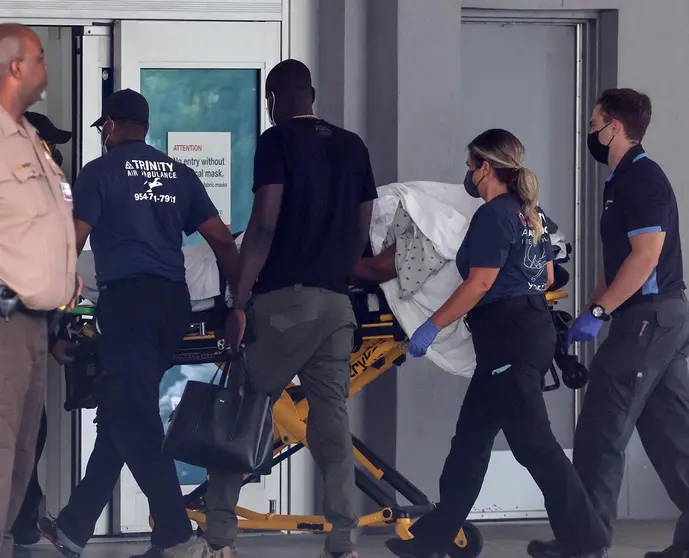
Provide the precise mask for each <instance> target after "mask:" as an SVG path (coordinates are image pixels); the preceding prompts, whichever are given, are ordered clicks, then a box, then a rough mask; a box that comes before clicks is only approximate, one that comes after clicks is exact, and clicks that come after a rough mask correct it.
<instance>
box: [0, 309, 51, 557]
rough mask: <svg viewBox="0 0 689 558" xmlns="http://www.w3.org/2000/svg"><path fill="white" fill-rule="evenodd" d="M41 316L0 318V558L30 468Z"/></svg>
mask: <svg viewBox="0 0 689 558" xmlns="http://www.w3.org/2000/svg"><path fill="white" fill-rule="evenodd" d="M47 332H48V324H47V320H46V317H45V316H41V315H38V316H28V315H26V314H22V313H20V312H15V313H14V314H13V315H12V317H11V318H10V320H9V321H6V320H5V319H4V318H0V530H2V533H3V540H2V546H1V547H0V558H11V556H12V550H13V548H14V544H13V539H12V535H11V534H10V529H11V528H12V524H13V523H14V520H15V519H16V517H17V514H18V513H19V510H20V508H21V505H22V502H23V501H24V495H25V494H26V487H27V486H28V485H29V480H30V479H31V475H32V473H33V468H34V455H35V452H36V439H37V438H38V427H39V426H40V424H41V413H42V412H43V402H44V401H45V383H46V374H47V369H48V333H47Z"/></svg>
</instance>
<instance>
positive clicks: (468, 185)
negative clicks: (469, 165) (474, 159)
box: [464, 169, 483, 198]
mask: <svg viewBox="0 0 689 558" xmlns="http://www.w3.org/2000/svg"><path fill="white" fill-rule="evenodd" d="M475 172H476V170H471V169H470V170H468V171H467V173H466V176H465V177H464V189H465V190H466V191H467V194H469V195H470V196H471V197H472V198H480V197H481V194H479V193H478V184H474V181H473V180H472V178H471V177H472V176H473V174H474V173H475ZM481 180H483V178H482V179H481ZM481 180H479V184H480V183H481Z"/></svg>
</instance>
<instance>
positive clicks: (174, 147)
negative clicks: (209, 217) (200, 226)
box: [167, 132, 232, 225]
mask: <svg viewBox="0 0 689 558" xmlns="http://www.w3.org/2000/svg"><path fill="white" fill-rule="evenodd" d="M231 152H232V134H230V133H229V132H168V134H167V154H168V156H169V157H172V158H173V159H174V160H175V161H179V162H180V163H184V164H185V165H187V166H188V167H190V168H191V169H193V170H194V172H196V175H197V176H198V177H199V179H200V180H201V182H203V185H204V186H205V187H206V191H207V192H208V195H209V196H210V198H211V201H212V202H213V203H214V204H215V207H216V208H217V209H218V212H219V213H220V218H221V219H222V220H223V222H224V223H225V224H226V225H229V224H230V215H231V213H230V207H231V206H230V192H231V190H230V188H231V186H232V180H231V174H230V155H231Z"/></svg>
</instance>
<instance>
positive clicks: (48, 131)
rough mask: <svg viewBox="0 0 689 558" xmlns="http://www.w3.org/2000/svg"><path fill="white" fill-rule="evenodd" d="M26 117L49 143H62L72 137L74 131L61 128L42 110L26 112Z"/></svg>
mask: <svg viewBox="0 0 689 558" xmlns="http://www.w3.org/2000/svg"><path fill="white" fill-rule="evenodd" d="M24 118H26V119H27V120H28V121H29V124H31V125H32V126H33V127H34V128H36V131H37V132H38V135H39V136H40V137H41V139H42V140H43V141H45V142H48V143H54V144H56V145H57V144H62V143H67V142H68V141H69V140H71V139H72V132H68V131H67V130H60V128H58V127H57V126H55V124H53V122H52V121H51V120H50V118H48V117H47V116H46V115H45V114H41V113H40V112H25V113H24Z"/></svg>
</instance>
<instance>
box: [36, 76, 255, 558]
mask: <svg viewBox="0 0 689 558" xmlns="http://www.w3.org/2000/svg"><path fill="white" fill-rule="evenodd" d="M148 116H149V109H148V103H147V101H146V99H145V98H144V97H143V96H142V95H141V94H139V93H136V92H135V91H132V90H130V89H125V90H123V91H118V92H116V93H114V94H113V95H112V96H110V97H109V98H108V99H106V101H105V103H104V106H103V115H102V117H101V118H99V119H98V120H97V121H96V122H94V124H93V126H95V127H97V128H98V130H99V132H100V134H101V138H102V143H103V149H104V152H105V153H104V155H103V156H102V157H100V158H98V159H96V160H95V161H92V162H90V163H89V164H87V165H86V166H85V167H84V168H83V169H82V171H81V173H80V174H79V177H78V179H77V182H76V184H75V187H74V220H75V229H76V236H77V250H78V251H79V252H81V250H82V249H83V247H84V244H85V243H86V239H87V237H88V236H89V235H90V236H91V248H92V250H93V256H94V261H95V268H96V279H97V281H98V287H99V299H98V309H97V319H98V324H99V328H100V331H101V338H100V358H101V361H102V363H103V366H104V368H105V370H106V371H107V374H106V380H105V381H106V382H107V383H106V384H105V385H104V386H103V397H102V400H100V401H99V402H98V403H99V407H98V413H97V417H96V421H97V425H98V429H97V436H96V442H95V446H94V449H93V453H92V454H91V456H90V458H89V462H88V466H87V468H86V474H85V476H84V478H83V480H82V481H81V482H80V483H79V485H78V486H77V487H76V488H75V489H74V490H73V491H72V495H71V497H70V501H69V503H68V504H67V506H66V507H65V508H64V509H63V510H62V511H61V512H60V514H59V516H58V517H57V519H56V520H54V521H53V520H51V519H49V518H43V519H42V520H41V522H40V525H39V526H40V528H41V532H42V533H43V535H44V536H45V537H46V538H48V539H49V540H50V541H51V542H52V543H53V544H54V545H55V547H56V548H57V549H58V550H59V551H60V552H61V553H62V554H63V555H64V556H67V557H70V558H75V557H76V556H78V555H79V554H80V553H81V551H82V549H83V548H84V546H85V545H86V542H87V541H88V540H89V539H90V538H91V536H92V535H93V530H94V527H95V524H96V521H97V520H98V518H99V517H100V515H101V513H102V511H103V508H104V507H105V506H106V505H107V503H108V501H109V500H110V497H111V496H112V492H113V489H114V488H115V485H116V483H117V479H118V478H119V475H120V471H121V469H122V466H123V465H124V464H126V465H127V466H128V467H129V469H130V471H131V472H132V474H133V476H134V478H135V480H136V482H137V483H138V485H139V486H140V487H141V490H142V491H143V492H144V494H145V495H146V497H147V498H148V503H149V507H150V512H151V516H152V517H153V520H154V527H153V532H152V535H151V544H152V546H151V547H150V548H149V550H148V551H146V553H145V554H144V556H146V557H147V558H148V557H150V558H162V557H163V556H166V557H169V558H177V557H180V556H181V555H182V554H183V553H184V552H185V551H186V549H187V547H188V545H189V543H190V542H191V540H192V530H191V524H190V522H189V519H188V518H187V514H186V509H185V506H184V501H183V499H182V492H181V489H180V486H179V481H178V479H177V472H176V469H175V465H174V461H173V460H172V459H171V458H169V457H167V456H165V455H164V454H163V453H162V451H161V447H162V442H163V436H164V432H163V425H162V423H161V420H160V414H159V407H158V389H159V383H160V380H161V378H162V377H163V374H164V373H165V371H166V370H167V369H168V368H169V367H170V366H171V364H172V355H173V352H174V350H175V349H176V348H177V347H178V346H179V345H180V344H181V341H182V338H183V336H184V334H185V332H186V330H187V328H188V327H189V317H190V316H189V314H190V311H191V307H190V300H189V291H188V290H187V285H186V282H185V268H184V256H183V253H182V235H183V233H186V234H187V235H190V234H192V233H194V232H195V231H197V230H198V231H199V232H200V233H201V235H202V236H203V237H204V238H205V239H206V241H207V242H208V244H209V245H210V246H211V248H212V249H213V251H214V253H215V256H216V258H217V260H218V265H219V266H220V268H221V270H222V272H223V273H224V275H225V277H226V279H227V280H228V281H229V284H230V285H232V286H234V285H235V277H234V275H235V272H236V269H237V267H238V266H237V264H238V258H239V254H238V252H237V247H236V245H235V244H234V240H233V239H232V235H231V233H230V231H229V230H228V228H227V227H226V226H225V224H224V223H223V222H222V220H221V219H220V217H219V215H218V211H217V209H216V208H215V206H214V205H213V203H212V202H211V200H210V198H209V197H208V194H207V192H206V189H205V188H204V186H203V184H202V183H201V181H200V180H199V178H198V177H197V176H196V174H195V173H194V171H193V170H192V169H190V168H189V167H187V166H186V165H183V164H181V163H178V162H176V161H175V160H173V159H171V158H170V157H168V156H167V155H166V154H164V153H162V152H160V151H158V150H157V149H155V148H153V147H151V146H149V145H147V144H146V143H145V138H146V134H147V132H148ZM244 319H245V318H244V312H243V310H238V309H235V310H233V311H232V312H231V316H230V318H229V320H230V326H232V330H233V331H237V332H238V335H241V334H242V333H243V324H244ZM232 320H234V323H232ZM228 342H229V344H230V346H231V347H235V346H236V343H237V340H234V341H233V340H232V339H228Z"/></svg>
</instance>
